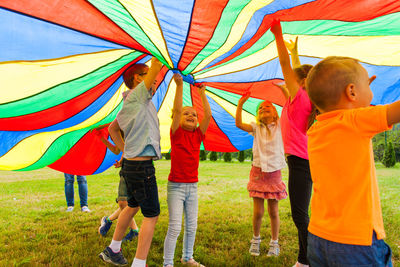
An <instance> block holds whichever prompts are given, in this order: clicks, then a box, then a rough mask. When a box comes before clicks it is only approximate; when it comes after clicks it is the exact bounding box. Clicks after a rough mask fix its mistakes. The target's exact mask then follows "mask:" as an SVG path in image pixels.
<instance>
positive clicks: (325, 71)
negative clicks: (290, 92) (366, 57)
mask: <svg viewBox="0 0 400 267" xmlns="http://www.w3.org/2000/svg"><path fill="white" fill-rule="evenodd" d="M360 66H361V65H360V64H359V61H358V60H357V59H354V58H351V57H327V58H325V59H324V60H322V61H320V62H319V63H318V64H317V65H315V66H314V67H313V68H312V69H311V71H310V72H309V73H308V76H307V79H306V90H307V93H308V96H309V97H310V100H311V102H312V103H313V104H314V105H315V106H317V107H318V108H319V109H322V110H325V109H327V108H329V107H332V106H334V105H336V104H338V103H339V101H340V98H341V95H342V93H343V91H344V90H345V88H346V86H347V85H349V84H350V83H356V82H357V79H358V77H359V75H360V68H359V67H360Z"/></svg>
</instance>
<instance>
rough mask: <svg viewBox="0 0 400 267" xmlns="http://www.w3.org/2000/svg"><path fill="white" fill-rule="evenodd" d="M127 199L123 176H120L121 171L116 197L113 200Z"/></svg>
mask: <svg viewBox="0 0 400 267" xmlns="http://www.w3.org/2000/svg"><path fill="white" fill-rule="evenodd" d="M127 200H128V189H127V186H126V182H125V178H124V176H122V174H121V172H120V174H119V185H118V197H117V199H116V200H115V201H116V202H117V203H118V201H127Z"/></svg>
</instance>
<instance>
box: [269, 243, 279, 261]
mask: <svg viewBox="0 0 400 267" xmlns="http://www.w3.org/2000/svg"><path fill="white" fill-rule="evenodd" d="M279 252H280V249H279V244H278V242H272V241H271V242H269V250H268V253H267V257H278V256H279Z"/></svg>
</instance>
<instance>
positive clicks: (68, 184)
mask: <svg viewBox="0 0 400 267" xmlns="http://www.w3.org/2000/svg"><path fill="white" fill-rule="evenodd" d="M64 177H65V184H64V191H65V198H66V199H67V205H68V207H69V206H74V175H72V174H67V173H64ZM76 181H77V182H78V188H79V199H80V202H81V207H83V206H87V205H88V202H87V201H88V186H87V181H86V177H85V176H83V175H77V176H76Z"/></svg>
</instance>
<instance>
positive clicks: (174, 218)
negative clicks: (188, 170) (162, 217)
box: [164, 182, 198, 265]
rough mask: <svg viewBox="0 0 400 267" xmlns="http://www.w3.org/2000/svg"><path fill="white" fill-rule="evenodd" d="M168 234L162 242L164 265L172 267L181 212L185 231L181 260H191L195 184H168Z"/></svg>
mask: <svg viewBox="0 0 400 267" xmlns="http://www.w3.org/2000/svg"><path fill="white" fill-rule="evenodd" d="M167 202H168V212H169V223H168V232H167V236H166V237H165V241H164V265H168V264H171V265H174V254H175V247H176V240H177V239H178V236H179V234H180V233H181V228H182V212H183V214H184V221H185V229H184V235H183V249H182V258H183V260H184V261H188V260H190V259H191V258H193V246H194V240H195V237H196V230H197V212H198V207H197V183H174V182H168V196H167Z"/></svg>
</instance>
